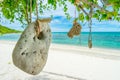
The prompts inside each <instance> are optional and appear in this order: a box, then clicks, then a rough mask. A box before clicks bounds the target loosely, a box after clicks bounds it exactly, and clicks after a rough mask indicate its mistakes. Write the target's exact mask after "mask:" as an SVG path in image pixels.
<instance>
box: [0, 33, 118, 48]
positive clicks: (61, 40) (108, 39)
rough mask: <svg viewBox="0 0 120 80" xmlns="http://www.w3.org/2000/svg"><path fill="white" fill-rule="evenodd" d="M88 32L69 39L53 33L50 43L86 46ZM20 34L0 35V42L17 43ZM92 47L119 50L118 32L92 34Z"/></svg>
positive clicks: (65, 34)
mask: <svg viewBox="0 0 120 80" xmlns="http://www.w3.org/2000/svg"><path fill="white" fill-rule="evenodd" d="M88 34H89V33H88V32H82V33H81V35H80V36H75V37H74V38H72V39H71V38H69V37H68V36H67V32H53V33H52V43H57V44H67V45H76V46H87V44H88ZM19 37H20V34H5V35H0V40H7V41H17V40H18V39H19ZM92 40H93V47H100V48H110V49H119V50H120V32H92Z"/></svg>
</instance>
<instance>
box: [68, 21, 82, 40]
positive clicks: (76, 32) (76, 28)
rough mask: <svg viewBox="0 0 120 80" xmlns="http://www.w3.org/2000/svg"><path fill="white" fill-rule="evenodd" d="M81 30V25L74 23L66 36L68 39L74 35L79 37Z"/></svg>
mask: <svg viewBox="0 0 120 80" xmlns="http://www.w3.org/2000/svg"><path fill="white" fill-rule="evenodd" d="M81 29H82V27H81V25H80V24H79V23H77V22H74V23H73V26H72V28H71V29H70V31H69V32H68V34H67V35H68V37H70V38H73V36H74V35H76V36H77V35H80V33H81Z"/></svg>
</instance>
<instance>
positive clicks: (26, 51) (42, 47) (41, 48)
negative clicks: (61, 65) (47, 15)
mask: <svg viewBox="0 0 120 80" xmlns="http://www.w3.org/2000/svg"><path fill="white" fill-rule="evenodd" d="M48 22H49V21H47V20H39V24H37V26H38V25H39V26H40V32H39V35H37V33H38V32H37V33H36V30H35V29H36V22H33V23H30V24H29V25H28V27H27V28H26V29H25V30H24V32H23V33H22V35H21V37H20V39H19V40H18V42H17V44H16V46H15V48H14V51H13V54H12V58H13V63H14V64H15V65H16V66H17V67H18V68H20V69H21V70H23V71H25V72H27V73H29V74H32V75H36V74H38V73H39V72H41V70H42V69H43V67H44V66H45V64H46V61H47V56H48V50H49V46H50V43H51V29H50V27H49V25H48Z"/></svg>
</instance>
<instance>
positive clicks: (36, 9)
mask: <svg viewBox="0 0 120 80" xmlns="http://www.w3.org/2000/svg"><path fill="white" fill-rule="evenodd" d="M36 15H37V20H38V0H36Z"/></svg>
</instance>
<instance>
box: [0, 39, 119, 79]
mask: <svg viewBox="0 0 120 80" xmlns="http://www.w3.org/2000/svg"><path fill="white" fill-rule="evenodd" d="M15 43H16V42H15V41H0V49H1V50H0V61H1V63H0V65H1V66H0V69H1V71H0V80H120V76H119V74H120V69H119V67H120V54H119V53H120V51H119V50H109V49H101V48H92V49H89V48H87V47H78V46H69V45H59V44H51V46H50V49H49V53H48V60H47V64H46V66H45V67H44V69H43V71H42V72H41V73H40V74H39V75H36V76H32V75H29V74H27V73H25V72H23V71H21V70H20V69H18V68H17V67H15V66H14V65H13V63H12V57H11V54H12V50H13V48H14V46H15ZM113 54H114V55H113Z"/></svg>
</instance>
